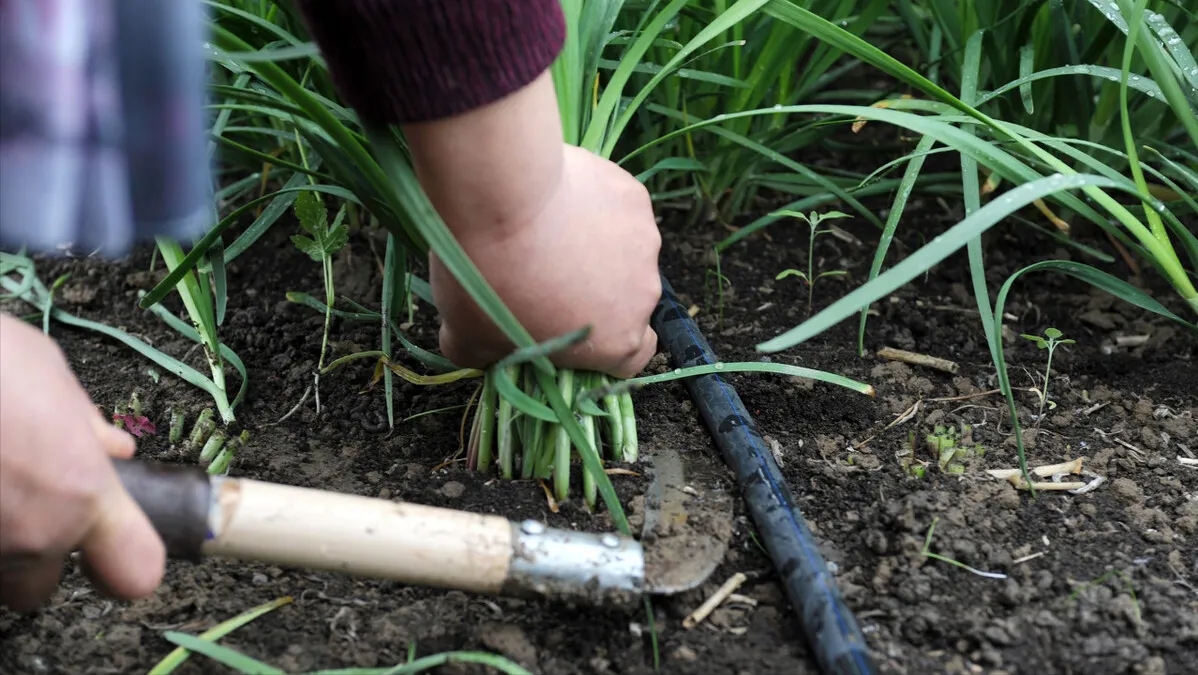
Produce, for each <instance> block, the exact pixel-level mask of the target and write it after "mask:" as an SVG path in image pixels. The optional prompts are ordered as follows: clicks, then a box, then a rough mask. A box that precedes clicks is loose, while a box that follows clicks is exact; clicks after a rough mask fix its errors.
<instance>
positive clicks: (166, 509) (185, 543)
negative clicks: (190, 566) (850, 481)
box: [113, 459, 212, 562]
mask: <svg viewBox="0 0 1198 675" xmlns="http://www.w3.org/2000/svg"><path fill="white" fill-rule="evenodd" d="M113 465H114V466H115V468H116V472H117V475H118V476H120V478H121V483H122V484H123V485H124V486H125V491H127V492H128V493H129V494H130V495H131V496H132V497H133V501H135V502H137V505H138V506H140V507H141V510H142V511H143V512H144V513H145V514H146V516H147V517H148V518H149V519H150V523H152V524H153V525H154V529H155V530H156V531H157V532H158V536H159V537H161V538H162V541H163V543H164V544H165V545H166V554H167V556H169V557H170V558H172V559H175V560H188V561H191V562H199V560H200V559H201V558H202V557H203V551H202V548H203V545H204V541H205V539H206V538H207V536H208V513H209V510H210V509H211V505H212V499H211V496H212V484H211V482H210V480H209V478H208V474H207V473H206V472H205V471H204V470H203V469H201V468H199V467H196V466H184V465H176V464H160V463H156V462H141V461H136V460H128V459H117V460H113Z"/></svg>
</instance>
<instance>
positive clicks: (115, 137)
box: [0, 0, 214, 256]
mask: <svg viewBox="0 0 1198 675" xmlns="http://www.w3.org/2000/svg"><path fill="white" fill-rule="evenodd" d="M205 18H206V17H205V13H204V10H203V8H202V6H201V5H200V3H199V2H195V1H193V0H0V247H3V248H5V249H7V250H15V249H18V248H25V249H26V250H27V251H29V252H31V253H33V252H54V251H62V250H65V249H74V250H76V251H78V252H80V253H84V254H87V253H93V252H100V253H103V254H105V255H110V256H120V255H124V254H126V253H127V252H128V251H129V250H130V249H131V247H132V246H133V245H134V244H136V243H138V242H140V241H143V240H146V239H148V238H151V237H154V236H158V235H164V236H169V237H173V238H176V239H180V240H183V241H189V240H191V239H194V238H196V237H198V236H200V235H202V234H203V232H204V231H205V229H206V228H207V227H209V226H210V225H211V224H212V222H214V221H213V199H212V194H213V192H212V190H213V183H212V176H211V174H210V163H209V157H208V147H207V142H206V137H205V132H206V130H207V126H208V125H207V119H206V111H205V110H204V104H205V84H206V77H207V76H206V62H205V59H204V56H203V51H202V50H203V41H204V38H205V32H204V31H205Z"/></svg>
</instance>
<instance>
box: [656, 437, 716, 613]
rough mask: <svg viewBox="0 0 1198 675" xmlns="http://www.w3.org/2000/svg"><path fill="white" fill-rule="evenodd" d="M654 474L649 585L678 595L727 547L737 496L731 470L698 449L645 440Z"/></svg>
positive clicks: (705, 574) (707, 572)
mask: <svg viewBox="0 0 1198 675" xmlns="http://www.w3.org/2000/svg"><path fill="white" fill-rule="evenodd" d="M641 450H642V454H644V455H645V456H646V459H647V460H648V462H649V463H650V465H651V466H652V473H653V479H652V482H651V484H650V486H649V489H648V491H647V492H646V494H645V523H644V527H643V528H642V532H641V544H642V546H643V547H644V555H645V590H646V592H648V593H652V594H654V595H673V594H676V593H682V592H685V591H689V590H691V589H694V588H696V587H698V586H700V585H702V584H703V583H704V582H705V581H707V579H708V578H710V577H711V575H712V573H714V572H715V570H716V568H717V567H719V566H720V563H722V562H723V561H724V555H725V554H726V553H727V551H728V544H729V542H730V541H731V539H732V517H733V497H734V494H733V493H732V492H731V487H732V486H731V485H729V484H728V482H727V471H726V470H725V469H724V467H723V465H722V464H720V463H719V461H718V460H717V459H715V458H714V457H712V456H710V455H709V454H707V453H704V452H703V451H702V450H699V449H690V450H679V449H677V448H675V447H672V446H664V445H650V444H643V445H642V446H641Z"/></svg>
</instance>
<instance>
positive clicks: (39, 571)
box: [0, 558, 63, 613]
mask: <svg viewBox="0 0 1198 675" xmlns="http://www.w3.org/2000/svg"><path fill="white" fill-rule="evenodd" d="M62 561H63V559H62V558H37V559H34V560H30V561H29V562H28V563H22V564H20V565H19V566H18V565H14V566H12V567H10V568H9V569H5V570H3V573H0V605H3V606H5V607H8V608H9V609H11V610H12V611H14V612H18V613H23V612H28V611H30V610H33V609H37V608H38V607H40V606H41V605H42V604H44V603H45V602H46V600H48V599H50V596H51V595H53V594H54V590H55V589H56V588H58V582H59V580H60V579H61V577H62Z"/></svg>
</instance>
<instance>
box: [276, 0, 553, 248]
mask: <svg viewBox="0 0 1198 675" xmlns="http://www.w3.org/2000/svg"><path fill="white" fill-rule="evenodd" d="M297 7H298V8H299V9H300V11H301V13H302V14H303V16H304V19H305V21H306V23H307V24H308V28H309V31H310V32H311V33H312V36H313V38H314V39H315V40H316V42H317V43H318V44H319V45H320V48H321V51H322V53H323V54H324V56H325V59H326V60H327V62H328V63H329V68H330V71H331V74H332V76H333V79H334V81H335V82H336V83H337V86H338V89H339V90H340V92H341V94H342V96H343V98H345V99H346V102H347V103H348V104H349V105H351V106H353V107H354V109H355V110H356V111H357V112H358V115H359V116H361V117H362V118H363V120H364V121H366V122H368V123H373V124H396V125H399V126H400V127H401V128H402V129H403V132H404V135H405V137H406V138H407V140H408V142H409V145H410V147H411V150H412V155H413V160H414V165H415V169H416V172H417V175H418V177H419V178H420V182H421V185H422V186H423V187H424V189H425V191H426V193H427V194H428V195H429V198H430V199H431V200H432V202H433V205H434V206H435V207H436V208H437V211H438V212H439V213H440V214H441V217H442V219H443V220H445V222H446V224H447V225H448V226H449V228H450V229H451V230H452V231H453V232H454V234H455V235H456V236H457V237H458V238H459V240H460V241H462V243H464V244H468V242H469V240H470V239H471V237H472V235H475V234H478V233H480V232H483V231H486V232H487V233H488V235H489V238H491V237H495V236H503V234H504V228H505V226H509V225H512V224H515V223H520V222H522V221H526V220H528V219H530V218H531V216H532V215H534V214H535V213H536V211H537V209H538V208H539V207H540V205H542V204H543V203H544V201H545V199H547V196H548V195H549V194H550V193H551V191H552V189H553V188H554V186H555V180H556V178H557V176H558V174H559V170H560V168H561V162H562V132H561V120H560V117H559V114H558V109H557V99H556V97H555V93H554V88H553V82H552V79H551V77H550V75H549V72H548V68H549V66H550V65H551V64H552V62H553V59H554V58H555V57H556V55H557V53H558V51H559V50H560V49H561V46H562V43H563V41H564V40H565V21H564V17H563V15H562V12H561V5H560V0H521V1H520V2H512V1H511V0H338V1H337V2H330V1H329V0H297Z"/></svg>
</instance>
